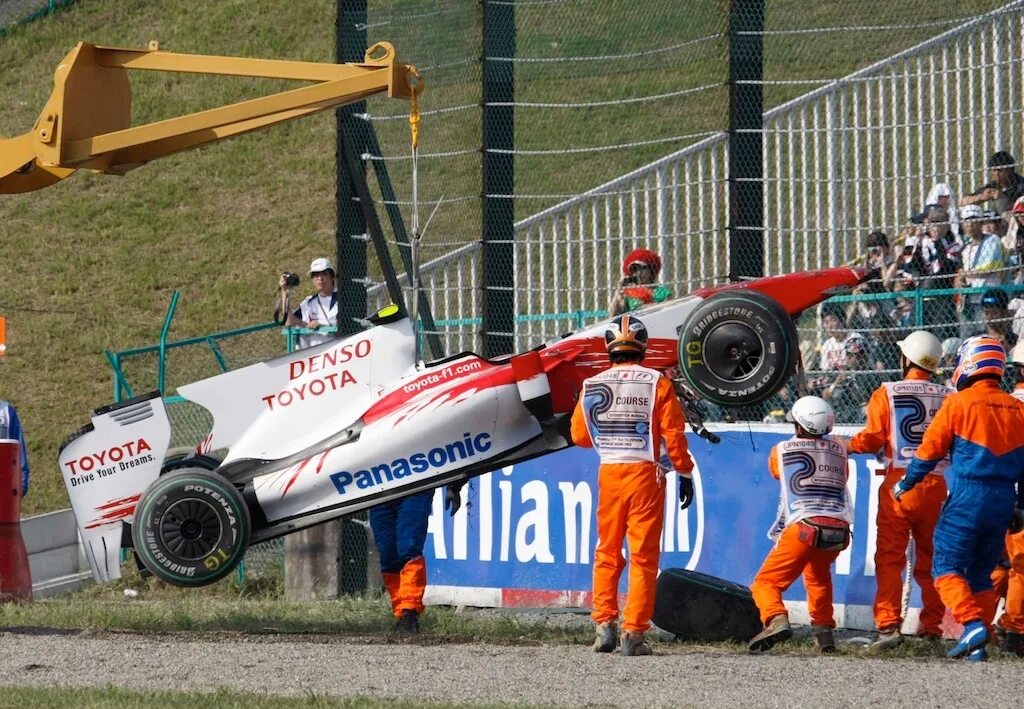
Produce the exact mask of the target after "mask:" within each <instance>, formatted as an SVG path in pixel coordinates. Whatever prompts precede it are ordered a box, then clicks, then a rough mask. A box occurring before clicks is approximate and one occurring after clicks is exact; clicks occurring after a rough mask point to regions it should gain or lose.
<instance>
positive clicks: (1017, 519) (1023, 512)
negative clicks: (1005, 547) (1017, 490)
mask: <svg viewBox="0 0 1024 709" xmlns="http://www.w3.org/2000/svg"><path fill="white" fill-rule="evenodd" d="M1021 530H1024V509H1021V508H1020V507H1018V508H1016V509H1015V510H1014V511H1013V517H1011V518H1010V534H1016V533H1017V532H1020V531H1021Z"/></svg>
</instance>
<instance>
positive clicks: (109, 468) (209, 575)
mask: <svg viewBox="0 0 1024 709" xmlns="http://www.w3.org/2000/svg"><path fill="white" fill-rule="evenodd" d="M866 276H867V274H866V272H865V271H864V270H863V269H857V268H835V269H828V270H824V271H816V272H807V273H796V274H792V275H786V276H778V277H772V278H762V279H757V280H751V281H746V282H741V283H731V284H728V285H722V286H717V287H712V288H705V289H702V290H698V291H696V292H695V293H693V294H691V295H689V296H686V297H683V298H678V299H675V300H671V301H666V302H664V303H659V304H656V305H651V306H648V307H645V308H643V309H642V310H640V311H638V312H637V315H638V316H639V317H640V318H641V319H642V320H643V321H644V323H645V324H646V326H647V329H648V332H649V334H650V340H649V346H648V350H647V356H646V360H645V364H647V365H648V366H651V367H654V368H657V369H661V370H668V369H673V368H675V371H678V372H681V376H680V377H679V381H680V383H681V385H682V386H681V387H679V389H680V390H681V391H682V393H684V394H685V396H686V397H687V398H688V399H689V398H692V397H693V396H696V397H701V398H704V399H707V400H710V401H712V402H715V403H717V404H720V405H724V406H739V405H748V404H753V403H757V402H760V401H763V400H764V399H766V398H768V397H769V396H771V395H772V394H774V393H775V392H777V391H778V389H779V388H780V387H781V386H782V385H783V384H784V383H785V382H786V380H787V379H788V378H789V377H790V376H791V375H792V374H793V373H794V371H795V370H796V368H797V365H798V357H799V351H798V342H797V334H796V328H795V325H794V323H793V317H794V316H796V315H798V314H799V313H800V312H802V311H803V310H805V309H806V308H808V307H811V306H813V305H816V304H817V303H820V302H821V301H822V300H824V299H826V298H828V297H829V296H830V295H833V294H835V293H838V292H842V291H844V290H848V289H849V288H851V287H853V286H855V285H856V284H858V283H860V282H861V281H862V280H864V279H865V278H866ZM395 310H396V313H394V314H392V315H390V316H386V315H378V316H377V317H376V318H375V319H374V325H373V326H372V327H371V328H369V329H368V330H366V331H364V332H362V333H360V334H358V335H353V336H351V337H348V338H345V339H338V340H334V341H331V342H327V343H324V344H321V345H318V346H316V347H312V348H309V349H305V350H300V351H298V352H294V353H291V354H287V355H284V356H281V357H277V358H275V359H271V360H268V361H265V362H261V363H259V364H255V365H252V366H249V367H245V368H244V369H238V370H234V371H230V372H226V373H224V374H220V375H218V376H215V377H212V378H210V379H205V380H203V381H199V382H195V383H193V384H188V385H186V386H182V387H179V389H178V392H179V393H180V394H181V395H182V396H184V397H185V398H186V399H188V400H189V401H192V402H194V403H196V404H198V405H200V406H203V407H205V408H206V409H207V410H208V411H209V412H210V413H211V414H212V416H213V427H212V430H211V431H210V432H209V435H207V436H206V437H205V439H203V440H202V442H200V443H199V444H198V446H197V447H196V450H195V451H194V453H192V454H190V455H188V456H187V457H180V456H178V457H168V455H167V454H168V449H169V444H170V440H171V426H170V422H169V421H168V417H167V413H166V411H165V409H164V403H163V400H162V399H161V397H160V395H159V393H157V392H154V393H151V394H148V395H144V396H140V397H137V398H135V399H132V400H130V401H125V402H122V403H118V404H113V405H110V406H106V407H103V408H100V409H97V410H96V411H94V412H93V415H92V422H91V423H90V424H88V425H87V426H85V427H84V428H82V429H81V430H79V431H78V432H77V433H75V434H74V435H72V436H71V437H70V438H69V439H68V441H66V442H65V443H64V445H63V446H62V448H61V452H60V456H59V463H60V469H61V472H62V474H63V477H64V482H65V484H66V485H67V489H68V494H69V496H70V498H71V505H72V507H73V509H74V513H75V517H76V519H77V521H78V525H79V529H80V531H81V535H82V539H83V542H84V545H85V549H86V555H87V557H88V560H89V564H90V566H91V567H92V572H93V576H94V578H95V579H96V580H97V581H107V580H111V579H115V578H119V577H120V575H121V569H120V550H121V548H122V547H131V548H133V549H134V553H135V555H136V557H137V560H138V561H139V563H140V564H141V565H142V566H143V567H145V569H148V570H149V571H151V572H152V573H153V574H154V575H156V576H157V577H159V578H161V579H163V580H165V581H167V582H168V583H171V584H174V585H178V586H202V585H205V584H209V583H212V582H214V581H216V580H218V579H220V578H222V577H224V576H225V575H226V574H228V573H229V572H230V571H231V570H232V569H233V568H234V567H235V566H236V565H237V564H238V562H239V561H240V560H241V559H242V557H243V556H244V554H245V552H246V549H247V548H248V547H249V545H251V544H255V543H257V542H262V541H265V540H267V539H271V538H274V537H278V536H281V535H284V534H288V533H289V532H293V531H296V530H298V529H302V528H305V527H309V526H312V525H315V524H319V523H322V522H325V521H328V520H331V519H335V518H338V517H341V516H343V515H347V514H350V513H352V512H355V511H357V510H361V509H364V508H368V507H371V506H373V505H375V504H378V503H380V502H383V501H386V500H390V499H394V498H396V497H401V496H403V495H407V494H411V493H413V492H417V491H419V490H424V489H430V488H435V487H439V486H441V485H445V484H449V483H455V482H459V481H463V480H465V479H467V478H470V477H472V476H475V475H480V474H482V473H485V472H487V471H490V470H495V469H498V468H500V467H502V466H505V465H510V464H513V463H516V462H518V461H523V460H527V459H529V458H533V457H536V456H540V455H544V454H546V453H549V452H551V451H555V450H558V449H561V448H565V447H567V446H570V445H572V441H571V439H570V438H569V436H568V419H569V417H570V415H571V413H572V410H573V407H574V405H575V402H576V397H577V394H578V392H579V390H580V388H581V386H582V382H583V380H584V379H585V378H587V377H589V376H591V375H593V374H596V373H598V372H600V371H602V370H603V369H605V368H606V367H608V358H607V355H606V354H605V344H604V331H605V323H597V324H595V325H593V326H591V327H587V328H585V329H582V330H580V331H578V332H574V333H571V334H569V335H567V336H565V337H563V338H562V339H560V340H557V341H555V342H553V343H550V344H548V345H545V346H541V347H538V348H536V349H534V350H531V351H529V352H526V353H524V354H519V355H512V356H507V357H502V358H498V359H491V360H488V359H484V358H482V357H480V356H478V355H476V354H473V353H468V352H467V353H462V354H458V355H454V356H452V357H448V358H446V359H442V360H439V361H436V362H429V363H423V362H419V361H417V356H416V348H415V343H414V336H413V327H412V323H411V322H410V320H409V319H408V318H407V317H405V316H402V315H399V314H397V309H395ZM691 423H696V422H693V421H692V422H691ZM215 451H216V452H221V453H223V452H226V454H225V455H223V457H220V456H219V455H218V456H213V455H211V453H212V452H215Z"/></svg>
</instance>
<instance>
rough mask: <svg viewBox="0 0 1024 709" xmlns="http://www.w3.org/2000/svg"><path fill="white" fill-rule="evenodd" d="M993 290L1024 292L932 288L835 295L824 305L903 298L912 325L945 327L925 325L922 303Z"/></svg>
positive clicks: (1017, 287)
mask: <svg viewBox="0 0 1024 709" xmlns="http://www.w3.org/2000/svg"><path fill="white" fill-rule="evenodd" d="M993 288H997V289H999V290H1002V291H1005V292H1006V293H1007V294H1008V295H1012V294H1014V293H1021V292H1024V285H1000V286H990V287H986V288H934V289H930V290H904V291H886V292H885V293H860V294H850V295H835V296H832V297H831V298H829V299H828V300H827V301H825V302H826V303H857V302H867V301H872V300H896V299H898V298H904V299H906V300H913V301H914V325H915V326H922V325H945V324H951V323H925V322H924V302H925V301H926V300H929V299H931V298H940V297H947V298H949V297H952V296H955V295H982V294H983V293H987V292H988V291H990V290H992V289H993Z"/></svg>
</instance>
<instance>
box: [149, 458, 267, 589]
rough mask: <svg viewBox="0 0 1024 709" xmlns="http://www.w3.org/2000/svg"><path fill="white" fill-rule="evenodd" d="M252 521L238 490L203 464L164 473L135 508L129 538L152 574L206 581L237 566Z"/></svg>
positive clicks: (177, 581) (184, 582)
mask: <svg viewBox="0 0 1024 709" xmlns="http://www.w3.org/2000/svg"><path fill="white" fill-rule="evenodd" d="M251 528H252V525H251V522H250V520H249V509H248V507H246V504H245V501H244V500H243V499H242V495H241V493H239V492H238V490H237V489H236V488H235V486H234V485H232V484H231V483H230V482H229V481H228V480H226V479H225V478H223V477H222V476H220V475H217V474H215V473H211V472H208V471H206V470H202V469H201V468H185V469H182V470H176V471H174V472H171V473H167V474H166V475H162V476H160V477H159V478H157V480H156V481H155V482H154V483H153V484H152V485H150V486H149V489H147V490H146V492H145V493H143V495H142V497H141V498H140V499H139V503H138V505H136V507H135V519H134V521H133V522H132V543H133V545H134V547H135V553H136V554H137V555H138V557H139V560H140V561H141V562H142V563H143V564H144V565H145V566H146V568H147V569H149V570H150V571H152V572H153V575H154V576H156V577H157V578H159V579H162V580H163V581H166V582H167V583H169V584H172V585H174V586H205V585H207V584H211V583H213V582H215V581H218V580H219V579H222V578H224V577H225V576H226V575H228V574H229V573H231V571H232V570H233V569H234V568H235V566H237V565H238V562H239V561H241V560H242V557H243V556H244V555H245V550H246V548H247V547H248V545H249V534H250V531H251Z"/></svg>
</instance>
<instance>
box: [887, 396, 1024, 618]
mask: <svg viewBox="0 0 1024 709" xmlns="http://www.w3.org/2000/svg"><path fill="white" fill-rule="evenodd" d="M950 451H952V464H951V466H950V478H951V480H952V485H951V489H950V496H949V500H948V501H947V502H946V504H945V505H943V508H942V514H941V516H940V517H939V523H938V525H936V528H935V538H934V541H935V544H934V548H935V554H934V559H933V562H932V576H933V577H934V579H935V589H936V590H937V591H938V592H939V595H940V596H941V597H942V600H943V602H944V603H945V604H946V605H947V606H948V607H949V609H950V611H952V613H953V617H954V618H955V619H956V621H957V622H958V623H961V624H967V623H969V622H975V621H980V620H984V621H985V622H989V621H991V619H992V617H993V616H994V615H995V609H996V596H995V591H994V590H993V588H992V578H991V574H992V569H993V568H995V566H996V564H998V562H999V558H1000V556H1001V555H1002V551H1003V548H1004V544H1005V533H1006V527H1007V525H1008V524H1009V523H1010V520H1011V518H1012V514H1013V508H1014V504H1015V503H1016V504H1018V505H1020V504H1022V503H1024V473H1022V471H1024V405H1022V404H1021V402H1019V401H1017V400H1016V399H1014V398H1013V397H1011V396H1010V395H1008V394H1006V393H1005V392H1003V391H1001V390H1000V388H999V383H998V382H997V381H993V380H989V379H983V380H980V381H977V382H975V383H973V384H972V385H971V386H970V387H968V388H967V389H964V390H962V391H959V392H957V393H955V394H952V395H950V396H949V398H947V399H946V401H945V403H944V404H943V405H942V408H941V409H939V412H938V414H937V415H936V416H935V418H934V419H933V420H932V423H931V425H930V426H929V427H928V430H927V431H926V432H925V435H924V440H923V441H922V442H921V445H920V446H918V449H917V453H916V454H915V457H914V460H913V462H912V463H911V464H910V466H909V467H908V468H907V475H906V480H905V482H904V483H903V484H904V485H906V484H907V483H909V487H913V486H914V485H915V484H919V483H920V482H921V481H922V479H923V478H925V477H928V473H929V472H930V471H931V470H932V469H933V468H934V467H935V465H936V463H937V462H938V461H940V460H941V459H943V458H945V457H946V455H947V454H949V453H950ZM1018 485H1020V486H1021V489H1019V490H1015V488H1016V487H1017V486H1018ZM908 494H909V493H908Z"/></svg>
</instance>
